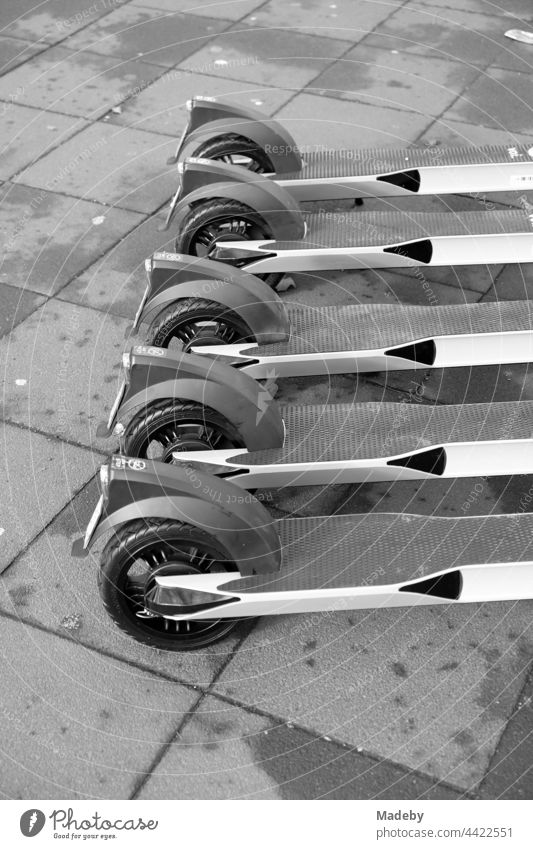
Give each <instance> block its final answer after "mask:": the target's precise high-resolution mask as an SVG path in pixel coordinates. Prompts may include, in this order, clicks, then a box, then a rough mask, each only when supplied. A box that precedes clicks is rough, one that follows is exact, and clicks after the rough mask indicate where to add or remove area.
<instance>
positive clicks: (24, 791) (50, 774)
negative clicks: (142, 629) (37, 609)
mask: <svg viewBox="0 0 533 849" xmlns="http://www.w3.org/2000/svg"><path fill="white" fill-rule="evenodd" d="M0 634H1V638H2V657H1V659H0V668H1V671H2V680H3V682H4V686H3V687H2V694H1V696H0V702H1V705H2V708H1V709H2V717H3V722H4V732H5V739H4V742H3V745H2V755H1V756H0V758H1V763H2V769H1V770H0V774H1V778H0V789H1V792H2V795H3V796H4V798H6V797H7V798H15V799H17V798H18V799H35V798H39V799H58V798H68V799H83V798H88V799H117V798H120V799H125V798H128V795H129V794H130V793H131V792H132V790H133V788H134V786H135V784H136V782H137V780H138V778H139V776H140V775H142V773H143V772H144V771H146V770H147V769H148V768H149V766H150V764H151V762H152V761H153V759H154V758H155V756H156V755H157V752H158V751H159V749H160V748H161V746H162V745H163V744H164V742H165V741H166V739H167V738H168V737H169V735H170V734H171V733H172V730H173V729H174V728H175V727H176V726H177V725H178V724H179V722H180V720H181V718H182V716H183V715H184V714H186V713H187V712H188V711H189V710H190V709H191V707H192V705H193V703H194V701H195V699H196V694H195V693H194V692H193V691H191V690H190V689H186V688H184V687H180V686H179V685H177V684H174V683H169V682H168V681H164V680H162V679H161V678H158V677H157V676H155V675H151V674H149V673H148V672H141V671H139V670H137V669H133V668H132V667H131V666H128V665H127V664H124V663H120V662H119V661H117V660H109V659H108V658H104V657H102V656H101V655H98V654H96V653H95V652H91V651H88V650H87V649H85V648H83V647H82V646H79V645H76V644H74V643H72V642H70V641H67V640H62V639H60V638H59V637H57V636H55V635H52V634H46V633H43V631H40V630H36V629H34V628H28V627H26V626H24V625H23V624H20V623H18V622H13V621H9V620H6V619H4V618H2V619H1V621H0Z"/></svg>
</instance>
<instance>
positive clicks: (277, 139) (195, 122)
mask: <svg viewBox="0 0 533 849" xmlns="http://www.w3.org/2000/svg"><path fill="white" fill-rule="evenodd" d="M187 108H188V110H189V123H188V126H187V128H186V131H185V133H184V134H183V136H182V138H181V139H180V143H179V146H178V149H177V151H176V155H175V156H173V157H172V158H171V159H169V160H168V164H169V165H172V164H174V163H175V162H177V161H178V159H179V156H180V153H181V151H182V150H183V148H184V147H185V145H186V144H189V143H190V142H192V141H204V140H206V139H214V138H216V137H218V136H225V135H228V134H236V135H239V136H244V137H245V138H247V139H250V140H251V141H253V142H255V144H256V145H257V146H258V147H260V148H261V149H262V150H263V151H264V152H265V153H266V154H267V156H268V158H269V159H270V161H271V162H272V165H273V166H274V173H275V174H276V175H278V174H292V173H294V172H297V171H301V170H302V159H301V156H300V152H299V150H298V145H297V144H296V142H295V141H294V139H293V137H292V136H291V134H290V133H289V132H288V131H287V130H286V129H285V127H283V126H282V125H281V124H280V123H279V122H278V121H275V120H274V119H273V118H269V117H268V115H265V114H264V113H263V112H261V111H260V110H259V109H253V108H251V107H243V106H239V105H238V104H236V103H232V102H231V101H230V100H224V99H219V98H211V97H193V98H192V100H189V101H188V103H187Z"/></svg>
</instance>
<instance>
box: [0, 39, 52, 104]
mask: <svg viewBox="0 0 533 849" xmlns="http://www.w3.org/2000/svg"><path fill="white" fill-rule="evenodd" d="M44 49H45V45H43V44H32V42H31V41H23V40H21V39H19V38H9V36H5V35H3V36H1V37H0V55H1V56H2V60H1V64H0V74H5V73H7V71H12V70H13V68H16V67H17V65H22V63H23V62H27V61H28V59H31V58H32V56H35V55H36V54H37V53H40V52H41V50H44ZM15 94H16V92H14V93H13V95H15Z"/></svg>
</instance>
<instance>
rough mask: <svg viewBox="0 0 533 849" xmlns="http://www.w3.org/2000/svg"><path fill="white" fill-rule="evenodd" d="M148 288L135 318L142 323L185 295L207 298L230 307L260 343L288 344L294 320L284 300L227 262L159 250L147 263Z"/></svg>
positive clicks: (250, 275)
mask: <svg viewBox="0 0 533 849" xmlns="http://www.w3.org/2000/svg"><path fill="white" fill-rule="evenodd" d="M146 270H147V274H148V291H147V295H146V298H145V300H144V304H143V306H142V308H141V310H140V311H139V312H138V314H137V316H136V317H135V325H134V327H133V328H132V331H131V332H132V333H136V332H137V328H138V325H139V324H140V323H141V322H143V321H146V322H151V321H153V320H154V319H155V318H156V316H157V315H159V313H161V312H162V310H164V309H166V307H168V306H170V305H171V304H173V303H175V302H176V301H179V300H181V299H183V298H201V299H203V300H208V301H213V302H214V303H216V304H220V305H221V306H224V307H228V309H230V310H232V312H234V313H237V315H239V316H240V318H242V319H243V321H245V322H246V324H247V325H248V327H249V328H250V330H251V332H252V334H253V337H254V339H255V340H256V341H257V342H262V343H264V344H267V343H269V342H283V341H285V340H287V339H288V338H289V335H290V321H289V318H288V316H287V311H286V309H285V307H284V305H283V302H282V300H281V298H280V297H279V296H278V295H276V293H275V292H274V291H273V290H272V289H271V288H270V286H268V285H267V284H266V283H264V282H263V281H262V280H260V279H259V278H258V277H255V276H254V275H253V274H249V273H248V272H247V271H241V270H240V269H238V268H231V266H228V265H225V264H224V263H222V262H215V261H214V260H209V259H204V258H196V257H189V256H186V255H184V254H171V253H156V254H154V255H153V257H152V258H151V259H148V260H147V261H146Z"/></svg>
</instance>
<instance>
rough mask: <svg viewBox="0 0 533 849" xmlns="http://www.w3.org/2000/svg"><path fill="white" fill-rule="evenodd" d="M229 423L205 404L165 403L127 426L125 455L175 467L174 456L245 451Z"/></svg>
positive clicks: (146, 410)
mask: <svg viewBox="0 0 533 849" xmlns="http://www.w3.org/2000/svg"><path fill="white" fill-rule="evenodd" d="M244 447H245V446H244V445H243V442H242V439H241V437H240V436H239V433H238V431H237V430H236V428H234V427H233V425H232V424H231V423H230V422H228V421H227V419H226V418H225V417H224V416H222V415H220V413H217V412H216V410H212V409H211V408H210V407H204V406H202V405H201V404H194V403H187V402H184V401H179V400H175V401H172V400H168V401H167V400H165V401H158V402H156V403H154V404H150V406H149V407H145V408H144V409H142V410H140V411H139V412H138V413H137V414H136V415H135V416H134V417H133V418H132V419H131V421H130V422H129V424H128V425H127V426H126V430H125V432H124V453H125V454H126V455H127V456H128V457H144V458H147V459H150V460H159V461H161V462H163V463H172V462H173V460H174V458H173V454H174V452H179V451H210V450H211V451H213V450H215V449H219V450H222V449H224V448H244Z"/></svg>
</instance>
